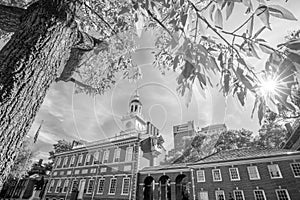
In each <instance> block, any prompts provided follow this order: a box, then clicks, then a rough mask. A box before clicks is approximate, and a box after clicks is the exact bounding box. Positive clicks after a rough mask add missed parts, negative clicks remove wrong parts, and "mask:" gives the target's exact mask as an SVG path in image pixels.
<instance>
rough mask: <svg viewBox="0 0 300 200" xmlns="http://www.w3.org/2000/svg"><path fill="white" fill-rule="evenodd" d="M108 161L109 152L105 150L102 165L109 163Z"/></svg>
mask: <svg viewBox="0 0 300 200" xmlns="http://www.w3.org/2000/svg"><path fill="white" fill-rule="evenodd" d="M108 160H109V150H105V151H104V152H103V158H102V163H108ZM104 161H106V162H104Z"/></svg>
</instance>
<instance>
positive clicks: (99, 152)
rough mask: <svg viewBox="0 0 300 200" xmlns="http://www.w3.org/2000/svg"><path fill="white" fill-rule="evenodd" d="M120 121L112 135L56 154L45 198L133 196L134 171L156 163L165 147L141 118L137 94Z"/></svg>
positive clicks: (135, 180)
mask: <svg viewBox="0 0 300 200" xmlns="http://www.w3.org/2000/svg"><path fill="white" fill-rule="evenodd" d="M122 122H123V125H124V130H123V131H121V132H120V134H119V135H117V136H115V137H112V138H107V139H104V140H99V141H94V142H87V143H85V144H78V145H77V146H74V147H73V149H72V150H71V151H68V152H64V153H58V154H56V155H55V157H56V158H55V165H54V169H53V171H52V174H51V177H50V180H49V184H48V186H47V191H46V195H45V198H46V199H51V200H61V199H115V200H117V199H135V198H136V189H137V172H138V170H139V169H141V168H144V167H146V166H154V165H156V164H159V161H160V160H162V157H164V152H165V150H164V148H163V147H162V145H161V140H162V138H161V137H159V130H158V129H157V128H156V127H155V126H154V125H152V124H151V123H150V122H146V121H145V120H144V119H143V116H142V103H141V102H140V100H139V96H138V94H135V95H134V96H133V98H132V99H131V101H130V103H129V112H128V114H127V115H126V116H124V117H123V118H122Z"/></svg>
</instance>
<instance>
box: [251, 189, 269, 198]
mask: <svg viewBox="0 0 300 200" xmlns="http://www.w3.org/2000/svg"><path fill="white" fill-rule="evenodd" d="M255 191H259V192H261V193H262V194H263V197H264V199H257V197H256V195H255ZM253 195H254V199H255V200H267V198H266V194H265V191H264V190H262V189H257V190H253Z"/></svg>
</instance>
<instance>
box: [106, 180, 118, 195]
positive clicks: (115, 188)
mask: <svg viewBox="0 0 300 200" xmlns="http://www.w3.org/2000/svg"><path fill="white" fill-rule="evenodd" d="M113 180H115V181H116V183H115V187H114V190H115V192H114V193H111V192H110V190H111V189H112V188H111V184H112V182H113ZM116 190H117V178H111V179H110V182H109V188H108V194H109V195H115V194H116Z"/></svg>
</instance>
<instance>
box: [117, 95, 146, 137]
mask: <svg viewBox="0 0 300 200" xmlns="http://www.w3.org/2000/svg"><path fill="white" fill-rule="evenodd" d="M142 108H143V105H142V103H141V101H140V96H139V94H138V91H137V90H136V91H135V94H134V95H133V96H132V97H131V98H130V102H129V108H128V113H127V115H126V116H124V117H122V123H123V126H124V131H122V133H121V134H127V133H128V132H132V131H144V130H146V121H145V120H144V118H143V115H142Z"/></svg>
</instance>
